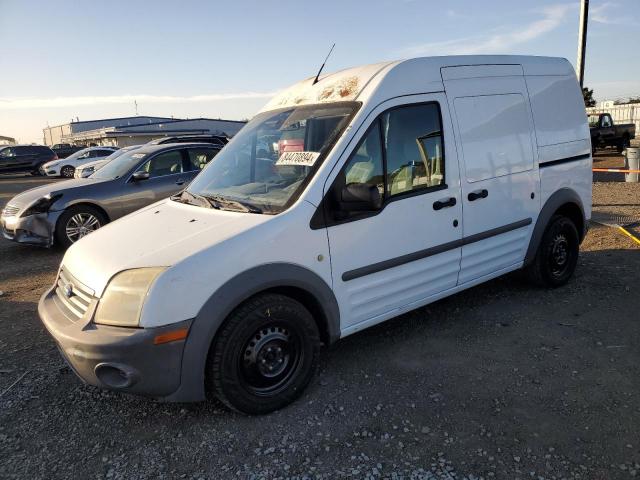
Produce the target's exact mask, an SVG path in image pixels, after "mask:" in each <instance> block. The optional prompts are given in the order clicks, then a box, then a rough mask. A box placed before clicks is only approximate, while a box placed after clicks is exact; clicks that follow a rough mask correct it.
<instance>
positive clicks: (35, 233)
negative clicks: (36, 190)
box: [0, 212, 62, 247]
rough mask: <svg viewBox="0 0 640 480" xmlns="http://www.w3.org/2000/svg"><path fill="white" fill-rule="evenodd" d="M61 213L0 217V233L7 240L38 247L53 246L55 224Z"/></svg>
mask: <svg viewBox="0 0 640 480" xmlns="http://www.w3.org/2000/svg"><path fill="white" fill-rule="evenodd" d="M61 213H62V212H48V213H39V214H36V215H29V216H27V217H17V216H10V217H5V216H2V217H0V231H1V232H2V236H3V237H4V238H6V239H7V240H13V241H14V242H18V243H26V244H29V245H38V246H40V247H50V246H51V245H53V235H54V233H55V229H56V222H57V221H58V217H59V216H60V214H61Z"/></svg>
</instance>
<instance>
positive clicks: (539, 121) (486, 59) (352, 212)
mask: <svg viewBox="0 0 640 480" xmlns="http://www.w3.org/2000/svg"><path fill="white" fill-rule="evenodd" d="M590 216H591V143H590V137H589V128H588V125H587V116H586V113H585V108H584V103H583V100H582V95H581V91H580V88H579V86H578V83H577V81H576V76H575V73H574V71H573V68H572V67H571V65H570V64H569V62H568V61H566V60H565V59H560V58H542V57H519V56H460V57H435V58H417V59H412V60H406V61H396V62H388V63H380V64H376V65H367V66H363V67H358V68H353V69H349V70H344V71H341V72H338V73H334V74H329V75H326V76H324V77H321V78H320V80H319V81H318V82H317V83H314V79H313V78H311V79H307V80H304V81H302V82H300V83H298V84H296V85H294V86H293V87H291V88H289V89H288V90H285V91H284V92H283V93H281V94H279V95H278V96H277V97H276V98H274V99H273V100H272V101H271V102H270V103H269V104H268V105H267V106H266V107H265V108H264V109H263V110H262V111H261V112H260V113H259V114H258V115H256V116H255V118H254V119H253V120H252V121H251V122H249V124H247V125H246V126H245V127H244V128H243V129H242V130H241V131H240V133H238V134H237V135H236V136H235V137H234V138H233V140H231V142H229V144H228V145H227V146H226V147H225V148H224V149H223V150H222V151H221V152H220V154H219V155H218V156H217V157H216V159H215V160H214V161H213V162H211V163H210V164H209V165H208V166H207V167H206V168H205V169H204V170H203V171H202V173H200V174H199V175H198V176H197V177H196V179H195V180H194V181H193V182H192V183H191V184H190V185H189V186H188V187H187V188H186V189H185V190H184V191H183V192H182V193H181V194H179V195H177V196H175V197H172V198H170V199H167V200H163V201H161V202H158V203H156V204H154V205H152V206H149V207H147V208H144V209H142V210H139V211H137V212H135V213H133V214H131V215H128V216H126V217H124V218H122V219H120V220H118V221H115V222H113V223H111V224H109V225H107V226H106V227H103V228H101V229H100V230H98V231H96V232H94V233H92V234H91V235H89V236H87V237H85V238H83V239H81V240H80V241H79V242H77V243H76V244H74V245H73V246H72V247H71V248H70V249H69V250H68V251H67V252H66V255H65V257H64V259H63V262H62V265H61V267H60V272H59V275H58V278H57V280H56V284H55V285H54V286H53V288H51V290H50V291H48V292H47V293H46V294H45V295H44V296H43V297H42V299H41V300H40V305H39V314H40V317H41V318H42V321H43V322H44V324H45V326H46V327H47V329H48V330H49V332H50V333H51V334H52V335H53V337H54V338H55V340H56V342H57V343H58V345H59V347H60V350H61V352H62V353H63V355H64V356H65V358H66V359H67V361H68V362H69V364H70V365H71V367H72V368H73V370H74V371H75V372H76V373H77V374H78V375H79V376H80V377H81V378H82V379H84V380H85V381H86V382H88V383H90V384H93V385H97V386H101V387H105V388H109V389H114V390H120V391H123V392H130V393H136V394H142V395H147V396H152V397H156V398H160V399H163V400H167V401H181V402H183V401H198V400H204V399H205V398H206V395H207V394H211V395H214V396H216V397H218V398H219V399H220V400H222V401H223V402H224V403H225V404H227V405H228V406H230V407H232V408H234V409H236V410H239V411H242V412H245V413H250V414H256V413H265V412H269V411H272V410H275V409H278V408H281V407H283V406H284V405H286V404H288V403H289V402H291V401H292V400H294V399H295V398H296V397H297V396H299V395H300V393H301V392H302V390H303V389H304V388H305V387H306V385H307V384H308V383H309V381H310V379H311V377H312V375H313V372H314V367H315V366H316V363H317V361H318V352H319V349H320V346H321V344H325V345H327V344H331V343H332V342H335V341H336V340H338V339H340V338H342V337H345V336H347V335H350V334H352V333H354V332H357V331H359V330H362V329H364V328H367V327H370V326H371V325H375V324H377V323H380V322H383V321H385V320H387V319H389V318H392V317H395V316H397V315H400V314H402V313H403V312H406V311H408V310H411V309H415V308H417V307H420V306H422V305H425V304H428V303H430V302H433V301H435V300H437V299H439V298H442V297H445V296H448V295H451V294H454V293H456V292H459V291H461V290H464V289H466V288H469V287H472V286H474V285H477V284H479V283H482V282H485V281H487V280H490V279H492V278H495V277H497V276H499V275H503V274H505V273H507V272H511V271H513V270H518V269H522V268H525V269H526V270H527V271H528V273H529V274H530V276H531V277H532V278H533V279H534V280H535V281H536V282H537V283H539V284H543V285H547V286H550V287H556V286H559V285H562V284H564V283H566V282H567V281H568V279H569V278H570V277H571V275H572V273H573V271H574V269H575V267H576V262H577V258H578V248H579V244H580V242H581V241H582V239H583V238H584V236H585V234H586V231H587V225H588V220H589V218H590Z"/></svg>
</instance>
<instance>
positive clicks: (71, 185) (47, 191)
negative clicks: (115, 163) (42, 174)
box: [9, 178, 103, 210]
mask: <svg viewBox="0 0 640 480" xmlns="http://www.w3.org/2000/svg"><path fill="white" fill-rule="evenodd" d="M101 181H103V180H94V179H87V178H78V179H74V180H63V181H61V182H60V181H57V182H54V183H48V184H47V185H41V186H39V187H35V188H32V189H30V190H25V191H24V192H22V193H20V194H18V195H16V196H15V197H13V198H12V199H11V200H10V201H9V203H10V204H11V205H15V206H16V207H20V209H21V210H22V209H23V208H26V207H28V206H29V205H31V204H32V203H33V202H35V201H36V200H39V199H41V198H42V197H46V196H47V195H51V196H53V195H56V194H58V193H62V194H63V195H64V192H65V191H66V190H70V189H75V188H81V187H86V186H87V185H93V184H96V183H98V182H101Z"/></svg>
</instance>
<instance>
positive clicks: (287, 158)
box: [276, 152, 320, 167]
mask: <svg viewBox="0 0 640 480" xmlns="http://www.w3.org/2000/svg"><path fill="white" fill-rule="evenodd" d="M319 156H320V153H319V152H284V153H283V154H282V155H280V158H278V160H277V161H276V165H302V166H303V167H312V166H313V164H314V163H316V160H318V157H319Z"/></svg>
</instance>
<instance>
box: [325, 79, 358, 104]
mask: <svg viewBox="0 0 640 480" xmlns="http://www.w3.org/2000/svg"><path fill="white" fill-rule="evenodd" d="M357 92H358V77H356V76H352V77H347V78H343V79H342V80H340V81H338V82H336V83H334V84H332V85H328V86H326V87H324V89H323V90H322V91H321V92H320V93H319V94H318V101H320V102H322V101H327V100H334V99H338V98H347V97H352V96H354V95H355V94H356V93H357Z"/></svg>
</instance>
